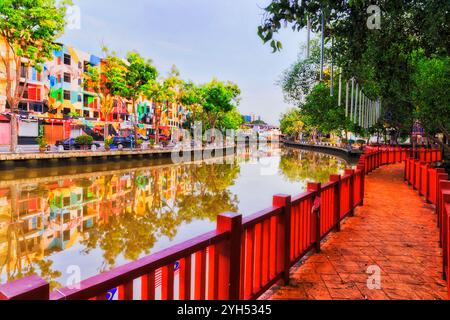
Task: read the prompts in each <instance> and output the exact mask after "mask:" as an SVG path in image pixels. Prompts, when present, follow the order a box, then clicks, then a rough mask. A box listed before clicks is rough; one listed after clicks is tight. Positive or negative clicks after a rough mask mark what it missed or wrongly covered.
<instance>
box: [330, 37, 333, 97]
mask: <svg viewBox="0 0 450 320" xmlns="http://www.w3.org/2000/svg"><path fill="white" fill-rule="evenodd" d="M330 58H331V85H330V95H331V96H332V97H333V96H334V65H333V62H334V61H333V37H331V55H330Z"/></svg>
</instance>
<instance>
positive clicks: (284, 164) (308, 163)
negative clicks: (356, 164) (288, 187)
mask: <svg viewBox="0 0 450 320" xmlns="http://www.w3.org/2000/svg"><path fill="white" fill-rule="evenodd" d="M346 166H347V163H346V162H344V161H342V160H341V159H339V158H336V157H334V156H331V155H328V154H323V153H316V152H309V151H305V150H299V149H287V148H286V149H283V155H282V157H281V161H280V170H281V172H282V174H283V175H284V176H286V177H287V179H288V180H289V181H292V182H295V181H305V182H311V181H314V182H321V183H326V182H328V181H329V179H330V175H332V174H336V173H338V172H342V171H343V170H345V168H346Z"/></svg>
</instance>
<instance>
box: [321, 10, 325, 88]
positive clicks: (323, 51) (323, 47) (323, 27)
mask: <svg viewBox="0 0 450 320" xmlns="http://www.w3.org/2000/svg"><path fill="white" fill-rule="evenodd" d="M321 11H322V12H321V13H322V41H321V42H322V43H321V53H320V81H323V73H324V70H323V69H324V64H325V14H324V12H323V7H322V8H321Z"/></svg>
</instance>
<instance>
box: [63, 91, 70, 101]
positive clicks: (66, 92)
mask: <svg viewBox="0 0 450 320" xmlns="http://www.w3.org/2000/svg"><path fill="white" fill-rule="evenodd" d="M64 100H70V91H69V90H64Z"/></svg>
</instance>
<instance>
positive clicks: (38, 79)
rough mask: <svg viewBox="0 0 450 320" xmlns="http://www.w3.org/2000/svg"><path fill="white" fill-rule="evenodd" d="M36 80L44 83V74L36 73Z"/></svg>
mask: <svg viewBox="0 0 450 320" xmlns="http://www.w3.org/2000/svg"><path fill="white" fill-rule="evenodd" d="M36 80H37V81H39V82H41V81H42V74H41V73H40V72H38V73H36Z"/></svg>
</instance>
